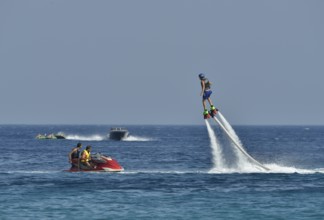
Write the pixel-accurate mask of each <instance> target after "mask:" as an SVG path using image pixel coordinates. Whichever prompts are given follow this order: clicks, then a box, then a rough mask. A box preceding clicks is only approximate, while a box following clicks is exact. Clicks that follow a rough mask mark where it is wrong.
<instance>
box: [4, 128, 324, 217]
mask: <svg viewBox="0 0 324 220" xmlns="http://www.w3.org/2000/svg"><path fill="white" fill-rule="evenodd" d="M110 127H111V126H109V125H100V126H96V125H93V126H90V125H84V126H81V125H69V126H67V125H55V126H54V125H38V126H36V125H0V140H1V142H0V149H1V161H0V163H1V165H0V219H116V218H118V219H324V209H323V207H324V127H323V126H308V127H307V126H234V129H235V131H236V132H237V135H238V136H239V137H240V139H241V141H242V143H243V145H244V146H245V149H246V151H247V152H248V153H249V154H251V155H252V156H253V157H254V158H255V159H257V160H258V161H260V162H261V163H262V164H264V165H266V166H268V167H269V168H270V171H269V172H264V171H260V172H255V171H251V172H249V171H248V170H247V171H244V172H242V171H239V170H238V171H237V172H236V171H235V170H234V171H233V170H231V171H218V172H213V168H214V164H213V162H212V161H213V160H212V159H213V158H212V157H213V156H212V153H211V146H210V145H211V143H210V139H209V136H208V132H207V129H206V126H205V125H199V126H198V125H197V126H134V125H132V126H126V127H127V128H128V130H129V131H130V135H131V136H130V137H129V138H128V139H126V140H125V141H120V142H119V141H111V140H109V139H108V138H107V133H108V132H109V130H110ZM213 129H214V131H215V132H216V134H217V133H219V132H221V131H220V129H219V128H218V127H217V126H213ZM60 131H61V132H64V133H65V134H66V135H67V137H68V140H36V139H35V136H36V135H37V134H38V133H52V132H53V133H56V132H60ZM78 142H82V143H83V146H86V145H92V147H93V151H94V152H102V153H105V154H108V155H111V156H112V157H114V158H115V159H117V160H118V162H119V163H120V164H121V165H122V166H123V167H124V169H125V171H124V172H121V173H100V172H96V173H89V172H86V173H82V172H80V173H70V172H65V170H68V169H69V166H70V165H69V163H68V158H67V155H68V153H69V151H70V150H71V149H72V148H73V147H74V146H75V145H76V144H77V143H78ZM224 147H228V146H226V145H224Z"/></svg>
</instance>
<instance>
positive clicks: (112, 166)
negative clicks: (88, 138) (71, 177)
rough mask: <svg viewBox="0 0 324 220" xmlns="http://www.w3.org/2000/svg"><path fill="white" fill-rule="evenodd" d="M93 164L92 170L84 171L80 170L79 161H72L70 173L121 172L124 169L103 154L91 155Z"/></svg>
mask: <svg viewBox="0 0 324 220" xmlns="http://www.w3.org/2000/svg"><path fill="white" fill-rule="evenodd" d="M91 164H92V165H93V168H92V169H82V168H80V164H79V160H78V159H73V160H72V167H71V168H70V170H68V171H69V172H79V171H81V172H83V171H86V172H89V171H92V172H120V171H123V170H124V168H123V167H122V166H120V165H119V163H118V162H117V161H116V160H115V159H114V158H112V157H110V156H106V155H103V154H101V153H95V154H91Z"/></svg>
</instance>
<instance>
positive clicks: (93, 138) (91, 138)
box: [65, 134, 107, 141]
mask: <svg viewBox="0 0 324 220" xmlns="http://www.w3.org/2000/svg"><path fill="white" fill-rule="evenodd" d="M65 138H66V139H67V140H78V141H102V140H106V139H107V136H104V135H97V134H94V135H90V136H83V135H73V134H71V135H66V137H65Z"/></svg>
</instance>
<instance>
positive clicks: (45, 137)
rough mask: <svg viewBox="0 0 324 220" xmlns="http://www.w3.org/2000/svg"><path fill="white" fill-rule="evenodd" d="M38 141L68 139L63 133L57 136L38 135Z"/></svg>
mask: <svg viewBox="0 0 324 220" xmlns="http://www.w3.org/2000/svg"><path fill="white" fill-rule="evenodd" d="M36 139H39V140H42V139H66V138H65V135H64V134H63V133H61V132H60V133H57V134H48V135H46V134H38V135H37V136H36Z"/></svg>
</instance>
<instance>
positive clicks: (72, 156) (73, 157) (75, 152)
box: [69, 143, 82, 168]
mask: <svg viewBox="0 0 324 220" xmlns="http://www.w3.org/2000/svg"><path fill="white" fill-rule="evenodd" d="M81 148H82V144H81V143H78V144H77V146H76V147H74V148H73V149H72V150H71V152H70V153H69V162H70V164H71V165H72V167H77V168H78V164H79V158H80V153H81V151H80V150H81Z"/></svg>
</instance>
